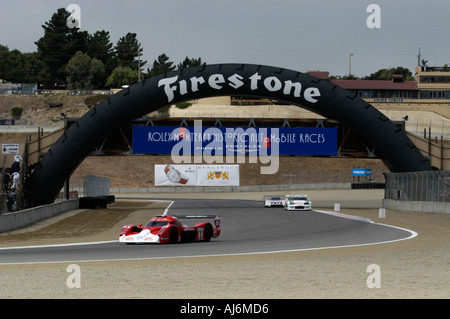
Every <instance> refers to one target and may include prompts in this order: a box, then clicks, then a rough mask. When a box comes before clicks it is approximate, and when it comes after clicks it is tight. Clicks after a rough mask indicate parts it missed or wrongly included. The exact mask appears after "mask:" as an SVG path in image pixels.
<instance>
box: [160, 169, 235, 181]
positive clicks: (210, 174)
mask: <svg viewBox="0 0 450 319" xmlns="http://www.w3.org/2000/svg"><path fill="white" fill-rule="evenodd" d="M155 186H239V165H155Z"/></svg>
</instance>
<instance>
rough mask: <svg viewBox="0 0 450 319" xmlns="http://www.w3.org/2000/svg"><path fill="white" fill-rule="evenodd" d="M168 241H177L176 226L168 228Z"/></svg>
mask: <svg viewBox="0 0 450 319" xmlns="http://www.w3.org/2000/svg"><path fill="white" fill-rule="evenodd" d="M169 242H170V243H171V244H175V243H177V242H178V231H177V229H176V228H172V229H171V230H170V236H169Z"/></svg>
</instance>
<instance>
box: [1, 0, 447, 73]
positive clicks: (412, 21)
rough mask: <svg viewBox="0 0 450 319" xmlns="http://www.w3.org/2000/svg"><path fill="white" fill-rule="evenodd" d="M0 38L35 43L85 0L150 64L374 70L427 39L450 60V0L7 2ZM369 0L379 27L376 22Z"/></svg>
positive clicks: (432, 52) (427, 46)
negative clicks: (58, 16) (61, 12)
mask: <svg viewBox="0 0 450 319" xmlns="http://www.w3.org/2000/svg"><path fill="white" fill-rule="evenodd" d="M0 3H1V4H2V5H1V6H0V8H1V9H0V44H3V45H7V46H8V47H9V49H10V50H13V49H18V50H20V51H22V52H33V51H36V45H35V44H34V42H35V41H37V40H38V39H39V38H40V37H42V36H43V34H44V32H43V29H42V27H41V25H42V24H44V23H45V22H47V21H49V20H50V18H51V16H52V15H53V14H54V13H55V12H56V11H57V9H58V8H67V7H68V5H69V4H77V5H78V6H79V7H80V8H81V30H83V31H84V30H85V31H88V32H89V33H94V32H95V31H100V30H106V31H109V32H110V35H111V40H112V42H113V43H114V44H116V42H117V40H118V39H119V38H120V37H122V36H124V35H125V34H126V33H128V32H134V33H137V37H138V40H139V41H140V43H141V44H142V47H143V49H144V52H143V53H144V56H143V59H144V60H147V61H148V65H147V66H149V67H150V64H151V63H152V62H153V61H154V60H155V59H156V58H157V57H158V55H160V54H162V53H165V54H167V56H169V58H170V60H171V61H173V62H175V64H178V63H179V62H181V61H182V60H183V59H184V58H185V57H186V56H189V57H190V58H198V57H201V58H202V60H203V61H204V62H206V63H208V64H212V63H254V64H264V65H271V66H279V67H284V68H288V69H293V70H297V71H301V72H306V71H307V70H321V71H328V72H330V74H331V75H341V76H342V75H346V74H348V73H349V54H350V53H352V54H354V55H353V56H352V58H351V68H352V74H355V75H357V76H365V75H370V73H373V72H376V71H377V70H379V69H381V68H390V67H397V66H403V67H407V68H409V69H410V70H411V71H414V68H415V67H416V65H417V54H418V51H419V47H421V53H422V58H425V59H426V60H428V61H429V62H428V65H430V66H442V65H444V64H446V63H447V64H450V33H449V31H450V1H449V0H429V1H417V0H368V1H366V0H339V1H337V0H276V1H275V0H121V1H118V0H108V1H106V0H68V1H62V0H33V1H32V0H13V1H6V0H0ZM370 4H377V5H379V7H380V9H381V15H380V17H381V20H380V21H381V28H369V27H368V26H367V24H366V20H367V18H368V17H369V16H370V15H371V14H372V13H371V12H369V13H368V12H366V9H367V7H368V6H369V5H370Z"/></svg>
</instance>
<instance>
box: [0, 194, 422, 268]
mask: <svg viewBox="0 0 450 319" xmlns="http://www.w3.org/2000/svg"><path fill="white" fill-rule="evenodd" d="M168 214H171V215H177V214H179V215H211V214H217V215H220V216H221V220H222V221H221V229H222V233H221V235H220V237H219V238H216V239H212V240H211V242H208V243H203V242H196V243H180V244H176V245H170V244H162V245H161V244H150V245H126V244H123V243H119V242H118V241H117V242H101V243H90V244H73V245H59V246H42V247H26V248H3V249H0V264H15V263H50V262H82V261H101V260H132V259H151V258H171V257H192V256H214V255H233V254H252V253H269V252H279V251H295V250H311V249H323V248H333V247H343V246H358V245H368V244H377V243H383V242H390V241H397V240H403V239H408V238H411V237H414V236H415V233H414V232H412V231H409V230H406V229H402V228H397V227H392V226H388V225H382V224H376V223H373V222H368V221H367V220H358V219H349V218H343V217H340V216H334V215H330V214H325V213H321V212H318V211H306V212H304V211H290V212H288V211H285V210H284V209H283V208H281V207H273V208H264V207H263V203H262V201H252V200H217V199H214V200H211V199H176V200H175V202H174V203H173V204H172V206H171V207H170V210H169V212H168ZM145 222H147V221H146V220H143V221H142V223H145ZM188 224H189V223H188ZM119 231H120V229H118V230H117V234H119Z"/></svg>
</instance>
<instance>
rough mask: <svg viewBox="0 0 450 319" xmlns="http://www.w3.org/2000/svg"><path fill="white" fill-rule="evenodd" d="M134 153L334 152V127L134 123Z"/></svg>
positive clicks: (335, 135) (299, 153) (301, 153)
mask: <svg viewBox="0 0 450 319" xmlns="http://www.w3.org/2000/svg"><path fill="white" fill-rule="evenodd" d="M133 153H135V154H179V155H187V154H203V155H220V154H222V155H227V154H247V155H275V154H278V155H336V154H337V128H309V127H308V128H301V127H296V128H288V127H282V128H273V127H272V128H269V127H203V126H189V127H174V126H134V127H133Z"/></svg>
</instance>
